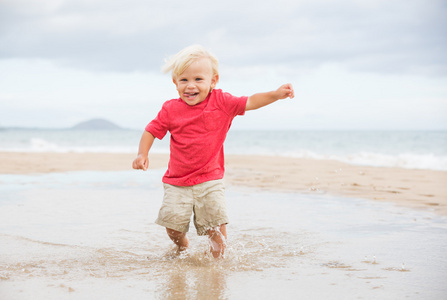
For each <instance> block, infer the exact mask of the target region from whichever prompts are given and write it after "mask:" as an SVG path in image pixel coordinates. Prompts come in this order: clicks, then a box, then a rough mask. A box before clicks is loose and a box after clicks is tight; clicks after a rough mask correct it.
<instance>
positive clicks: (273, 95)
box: [245, 83, 295, 111]
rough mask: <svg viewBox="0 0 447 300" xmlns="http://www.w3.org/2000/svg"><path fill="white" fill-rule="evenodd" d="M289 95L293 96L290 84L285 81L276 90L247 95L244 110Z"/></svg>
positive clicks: (264, 104)
mask: <svg viewBox="0 0 447 300" xmlns="http://www.w3.org/2000/svg"><path fill="white" fill-rule="evenodd" d="M287 97H289V98H290V99H292V98H293V97H295V94H294V91H293V87H292V84H290V83H287V84H284V85H282V86H280V87H279V88H278V89H277V90H276V91H271V92H266V93H258V94H254V95H252V96H250V97H248V100H247V104H246V105H245V110H246V111H247V110H253V109H258V108H260V107H263V106H266V105H269V104H271V103H273V102H275V101H277V100H279V99H285V98H287Z"/></svg>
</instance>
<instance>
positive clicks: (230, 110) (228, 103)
mask: <svg viewBox="0 0 447 300" xmlns="http://www.w3.org/2000/svg"><path fill="white" fill-rule="evenodd" d="M247 99H248V97H247V96H242V97H236V96H233V95H231V94H229V93H222V105H223V106H224V107H225V111H226V112H227V114H228V115H230V116H232V117H235V116H238V115H239V116H241V115H244V114H245V107H246V105H247Z"/></svg>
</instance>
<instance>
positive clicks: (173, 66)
mask: <svg viewBox="0 0 447 300" xmlns="http://www.w3.org/2000/svg"><path fill="white" fill-rule="evenodd" d="M200 58H208V59H209V60H210V62H211V69H212V71H213V76H214V75H219V70H218V67H219V62H218V60H217V58H216V57H215V56H214V55H213V54H212V53H210V52H209V51H208V50H206V49H205V48H203V47H202V46H200V45H192V46H189V47H186V48H184V49H183V50H181V51H180V52H178V53H177V54H176V55H174V56H172V57H171V58H169V59H167V60H166V63H165V65H164V66H163V67H162V68H161V70H162V71H163V72H164V73H168V72H170V71H172V78H174V79H175V78H177V77H178V76H179V75H180V74H182V73H183V72H184V71H185V70H186V69H187V68H188V67H189V66H190V65H191V64H192V63H193V62H194V61H196V60H197V59H200Z"/></svg>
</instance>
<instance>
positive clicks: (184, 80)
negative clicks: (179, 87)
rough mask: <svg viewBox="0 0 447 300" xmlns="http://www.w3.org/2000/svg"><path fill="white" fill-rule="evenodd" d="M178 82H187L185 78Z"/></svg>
mask: <svg viewBox="0 0 447 300" xmlns="http://www.w3.org/2000/svg"><path fill="white" fill-rule="evenodd" d="M179 81H182V82H186V81H187V80H186V79H185V78H181V79H180V80H179Z"/></svg>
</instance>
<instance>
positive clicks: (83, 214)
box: [0, 171, 447, 299]
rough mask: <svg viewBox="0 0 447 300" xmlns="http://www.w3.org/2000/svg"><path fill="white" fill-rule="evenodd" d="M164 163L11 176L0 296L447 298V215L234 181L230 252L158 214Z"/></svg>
mask: <svg viewBox="0 0 447 300" xmlns="http://www.w3.org/2000/svg"><path fill="white" fill-rule="evenodd" d="M162 174H163V171H151V172H136V171H130V172H70V173H59V174H57V173H55V174H46V175H32V176H29V175H0V245H1V246H0V279H1V280H0V299H98V298H103V299H123V298H128V299H143V298H144V299H247V298H250V299H253V298H258V299H272V298H275V299H276V298H284V299H297V298H304V299H306V298H307V299H309V298H311V299H328V298H330V299H402V298H410V299H445V298H446V295H447V287H446V285H445V282H446V279H447V262H446V259H445V248H446V246H447V218H445V217H440V216H437V215H434V214H432V213H430V212H422V211H415V210H411V209H406V208H401V207H397V206H394V205H392V204H387V203H380V202H377V203H376V202H373V201H368V200H363V199H351V198H342V197H332V196H328V195H321V194H315V195H301V194H295V193H274V192H265V191H257V190H254V189H243V188H237V187H228V188H227V202H228V209H229V215H230V222H231V223H230V224H229V225H228V249H227V252H226V256H225V258H224V259H222V260H219V261H216V260H214V259H213V258H211V256H210V254H209V253H208V254H207V253H206V252H207V249H208V248H209V246H208V240H207V238H206V237H198V236H196V234H195V230H194V229H193V230H192V232H190V233H189V238H190V239H191V245H192V246H191V248H190V249H189V250H188V252H187V253H184V254H181V255H177V254H176V251H175V249H174V247H173V245H172V243H171V242H170V240H169V238H168V237H167V235H166V233H165V230H164V229H163V228H162V227H160V226H157V225H155V224H154V223H153V221H154V220H155V218H156V215H157V213H158V209H159V207H160V204H161V198H162V193H163V190H162V184H161V182H160V179H161V176H162Z"/></svg>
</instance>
